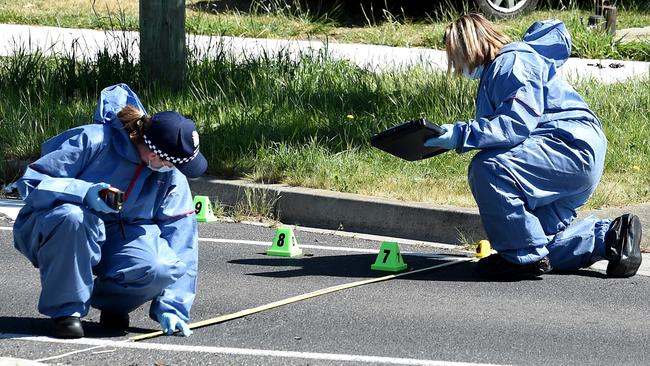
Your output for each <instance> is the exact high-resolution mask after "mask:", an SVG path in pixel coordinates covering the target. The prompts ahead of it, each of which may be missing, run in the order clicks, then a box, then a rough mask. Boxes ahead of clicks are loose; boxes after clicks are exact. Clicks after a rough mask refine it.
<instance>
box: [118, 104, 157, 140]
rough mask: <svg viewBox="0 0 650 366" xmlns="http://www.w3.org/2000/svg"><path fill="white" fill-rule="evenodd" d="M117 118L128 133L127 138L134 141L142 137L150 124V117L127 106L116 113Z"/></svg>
mask: <svg viewBox="0 0 650 366" xmlns="http://www.w3.org/2000/svg"><path fill="white" fill-rule="evenodd" d="M117 118H119V119H120V121H121V122H122V124H123V125H124V128H125V129H126V131H127V132H128V133H129V136H130V137H131V138H133V139H135V140H140V139H142V138H143V137H144V131H146V129H147V127H149V124H150V123H151V117H150V116H147V115H146V114H144V113H142V111H140V110H139V109H138V108H136V107H134V106H132V105H127V106H126V107H124V108H122V110H121V111H119V112H117Z"/></svg>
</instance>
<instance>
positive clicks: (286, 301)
mask: <svg viewBox="0 0 650 366" xmlns="http://www.w3.org/2000/svg"><path fill="white" fill-rule="evenodd" d="M472 260H475V258H463V259H454V261H453V262H448V263H443V264H437V265H435V266H431V267H426V268H421V269H416V270H414V271H410V272H403V273H397V274H391V275H387V276H383V277H377V278H373V279H370V280H363V281H357V282H351V283H346V284H342V285H338V286H332V287H327V288H324V289H321V290H317V291H313V292H308V293H306V294H302V295H298V296H294V297H290V298H287V299H284V300H280V301H275V302H271V303H268V304H266V305H261V306H257V307H254V308H250V309H246V310H241V311H238V312H236V313H231V314H226V315H222V316H218V317H215V318H212V319H207V320H202V321H199V322H196V323H191V324H189V328H190V329H196V328H201V327H205V326H208V325H213V324H218V323H223V322H226V321H229V320H233V319H237V318H243V317H245V316H247V315H251V314H255V313H259V312H261V311H264V310H269V309H273V308H277V307H280V306H284V305H288V304H291V303H294V302H298V301H302V300H307V299H310V298H312V297H316V296H320V295H325V294H329V293H332V292H336V291H341V290H345V289H348V288H352V287H358V286H363V285H367V284H371V283H376V282H382V281H387V280H391V279H393V278H398V277H403V276H407V275H412V274H414V273H420V272H425V271H430V270H432V269H436V268H442V267H448V266H452V265H454V264H458V263H464V262H468V261H472ZM163 334H164V333H163V331H162V330H159V331H156V332H151V333H147V334H142V335H138V336H134V337H131V338H129V339H128V340H129V341H131V342H137V341H142V340H145V339H150V338H155V337H158V336H161V335H163Z"/></svg>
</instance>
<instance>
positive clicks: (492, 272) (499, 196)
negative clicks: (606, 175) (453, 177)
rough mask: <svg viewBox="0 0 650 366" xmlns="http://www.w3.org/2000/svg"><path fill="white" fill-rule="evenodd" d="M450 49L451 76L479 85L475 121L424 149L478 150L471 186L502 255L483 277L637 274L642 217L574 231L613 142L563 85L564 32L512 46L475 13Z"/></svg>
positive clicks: (556, 29) (448, 36)
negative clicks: (598, 268) (599, 271)
mask: <svg viewBox="0 0 650 366" xmlns="http://www.w3.org/2000/svg"><path fill="white" fill-rule="evenodd" d="M444 41H445V46H446V52H447V56H448V60H449V66H448V68H449V69H448V70H449V72H452V70H453V72H454V73H455V74H456V75H464V76H466V77H467V78H470V79H475V80H480V82H479V85H478V95H477V96H476V109H477V110H476V119H474V120H470V121H468V122H456V123H455V124H446V125H443V126H442V127H443V128H444V129H445V130H446V131H447V132H446V133H445V134H443V135H442V136H440V137H437V138H431V139H429V140H427V141H425V145H427V146H440V147H444V148H447V149H455V150H456V151H457V152H458V153H463V152H466V151H469V150H472V149H480V150H481V151H480V152H478V153H477V154H476V155H475V157H474V158H473V160H472V162H471V164H470V166H469V173H468V179H469V184H470V187H471V190H472V194H473V195H474V199H475V200H476V203H477V205H478V208H479V212H480V215H481V221H482V223H483V226H484V228H485V231H486V233H487V235H488V239H489V240H490V242H491V245H492V248H494V249H496V251H497V252H498V254H496V255H492V256H488V257H486V258H484V259H481V260H480V261H479V262H478V265H477V269H478V272H479V274H480V275H482V276H483V277H486V278H492V279H516V278H533V277H537V276H540V275H542V274H544V273H546V272H548V271H550V270H551V269H555V270H560V271H572V270H577V269H579V268H583V267H588V266H590V265H591V264H593V263H594V262H596V261H599V260H603V259H605V260H609V264H608V267H607V274H608V276H611V277H629V276H633V275H634V274H636V272H637V270H638V268H639V266H640V264H641V253H640V242H641V224H640V221H639V218H638V217H637V216H635V215H631V214H626V215H623V216H621V217H619V218H617V219H615V220H613V221H612V220H609V219H604V220H601V219H598V218H596V217H594V216H591V217H588V218H586V219H584V220H581V221H580V222H576V223H573V224H571V222H572V221H573V220H574V219H575V217H576V210H577V209H578V208H579V207H581V206H582V205H583V204H584V203H585V202H586V201H587V200H588V199H589V197H590V196H591V194H592V193H593V192H594V190H595V189H596V186H597V184H598V182H599V180H600V177H601V174H602V172H603V168H604V163H605V153H606V150H607V139H606V138H605V135H604V133H603V130H602V127H601V123H600V121H599V119H598V118H597V117H596V115H595V114H594V113H593V112H592V111H591V110H590V109H589V107H588V106H587V104H586V103H585V102H584V100H583V99H582V98H581V97H580V96H579V95H578V93H577V92H576V91H575V90H574V89H573V88H572V87H571V86H570V85H569V84H568V83H567V82H566V81H564V80H562V79H561V78H560V77H558V76H557V68H558V67H560V66H561V65H562V64H563V63H564V62H565V61H566V60H567V58H568V57H569V55H570V54H571V39H570V36H569V34H568V32H567V29H566V27H565V26H564V24H563V23H562V22H560V21H558V20H549V21H542V22H537V23H535V24H534V25H532V26H531V27H530V28H529V29H528V31H527V32H526V34H525V35H524V38H523V40H522V41H521V42H511V41H510V39H509V38H508V37H507V36H505V35H504V34H503V33H501V32H500V31H499V30H497V29H496V28H495V27H494V25H493V24H492V23H490V22H489V21H487V20H486V19H485V18H483V17H482V16H480V15H478V14H468V15H464V16H462V17H461V18H460V19H458V20H457V21H456V22H454V23H452V24H450V25H449V26H448V27H447V30H446V32H445V39H444ZM569 224H571V225H569Z"/></svg>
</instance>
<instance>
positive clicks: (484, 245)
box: [476, 240, 492, 258]
mask: <svg viewBox="0 0 650 366" xmlns="http://www.w3.org/2000/svg"><path fill="white" fill-rule="evenodd" d="M490 254H492V249H491V248H490V242H489V241H487V240H479V241H478V243H476V258H485V257H487V256H488V255H490Z"/></svg>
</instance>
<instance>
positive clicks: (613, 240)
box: [605, 214, 641, 277]
mask: <svg viewBox="0 0 650 366" xmlns="http://www.w3.org/2000/svg"><path fill="white" fill-rule="evenodd" d="M605 258H607V260H609V264H608V265H607V276H609V277H632V276H634V275H635V274H636V271H637V270H639V267H640V266H641V221H639V217H638V216H636V215H632V214H625V215H623V216H619V217H617V218H616V219H614V221H612V223H611V225H610V226H609V230H607V233H606V234H605Z"/></svg>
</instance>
